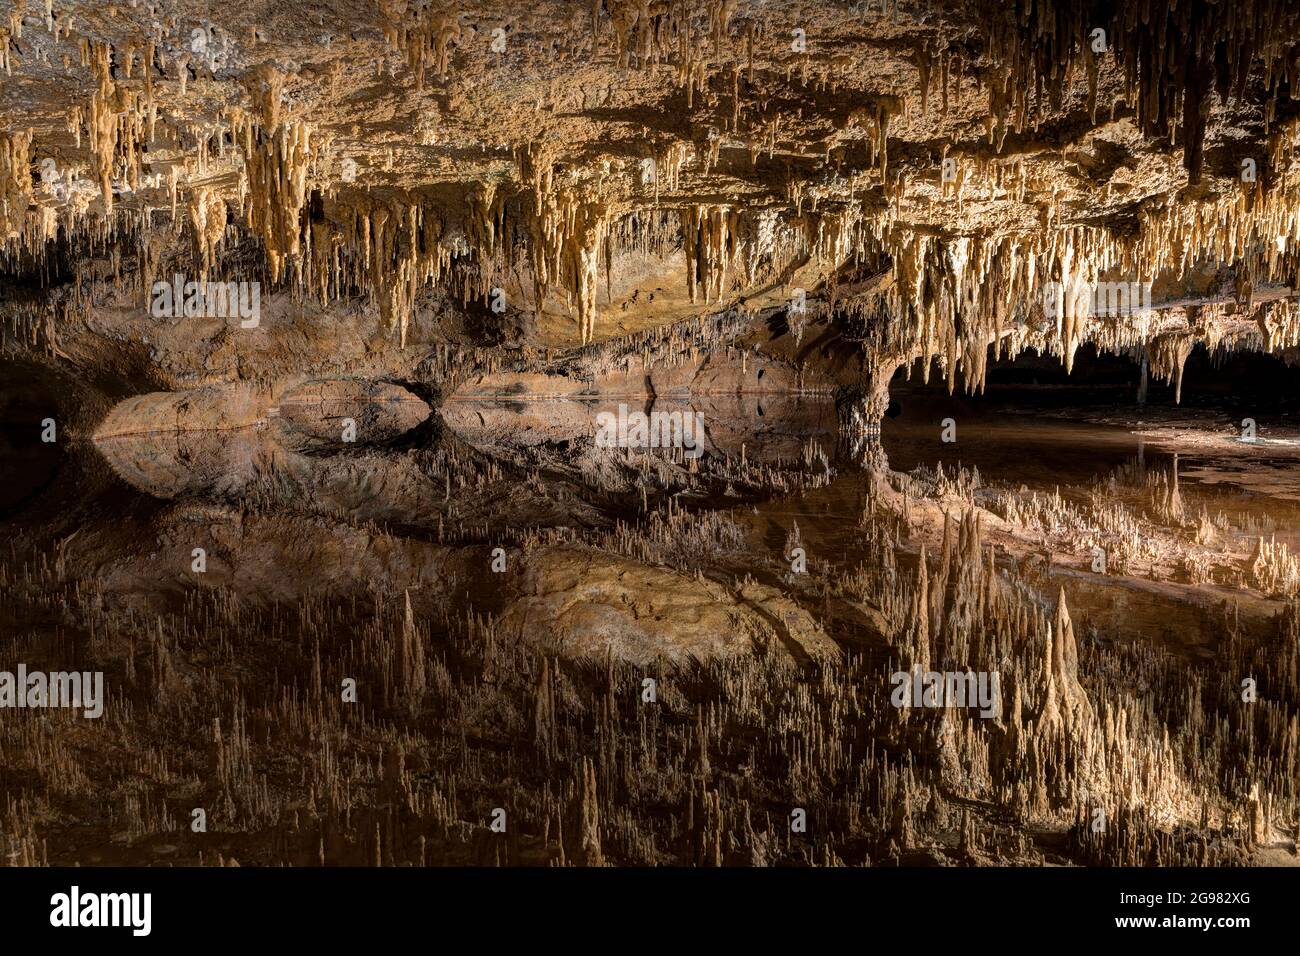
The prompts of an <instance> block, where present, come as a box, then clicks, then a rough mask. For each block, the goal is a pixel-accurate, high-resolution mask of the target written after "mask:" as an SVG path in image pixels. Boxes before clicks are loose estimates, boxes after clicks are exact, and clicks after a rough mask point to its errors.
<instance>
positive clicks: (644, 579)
mask: <svg viewBox="0 0 1300 956" xmlns="http://www.w3.org/2000/svg"><path fill="white" fill-rule="evenodd" d="M1293 68H1295V69H1296V70H1297V71H1300V7H1297V6H1295V5H1294V4H1293V3H1291V2H1289V0H1235V2H1233V3H1214V2H1209V0H1185V2H1180V3H1170V2H1169V0H1131V2H1128V3H1119V2H1114V3H1112V2H1101V0H1058V2H1054V3H1042V2H1031V0H975V2H971V3H957V2H949V0H943V2H938V0H936V2H920V0H858V2H855V3H853V4H851V5H850V4H847V3H844V2H842V0H836V2H832V3H826V2H817V3H810V2H804V0H782V2H780V3H775V4H773V3H760V2H756V0H712V2H709V0H701V2H696V0H594V2H573V3H568V2H559V0H543V2H541V3H537V4H530V5H524V6H522V7H521V5H519V4H517V3H507V2H498V0H479V2H477V3H475V4H472V5H466V6H463V7H462V6H456V5H453V4H447V3H441V2H427V0H391V2H381V3H379V4H376V5H369V4H351V3H344V2H334V0H328V2H324V3H318V4H314V5H310V6H308V5H297V4H284V3H271V2H266V0H251V2H248V3H243V4H228V5H209V4H198V3H193V2H191V0H122V2H118V3H116V4H113V5H110V4H105V3H100V2H82V0H0V528H2V529H3V538H4V544H3V547H2V548H0V591H3V593H4V596H5V599H4V601H3V602H2V603H0V671H3V672H5V673H16V672H17V668H18V667H19V665H20V664H21V665H22V666H23V667H24V668H25V669H26V670H27V671H33V670H43V671H47V672H50V673H54V672H63V671H76V672H85V673H91V672H97V673H102V675H103V682H104V700H103V707H104V711H103V715H102V717H99V718H97V719H88V718H87V717H86V716H85V715H84V714H82V713H81V712H79V711H78V710H76V709H74V708H68V707H55V706H47V705H49V704H52V701H49V700H47V701H45V702H44V703H42V702H41V701H39V700H38V701H35V702H34V703H33V705H32V706H19V705H18V701H17V699H16V694H17V695H21V693H22V689H19V690H18V691H15V690H14V689H13V688H12V687H11V688H10V690H9V691H8V696H6V690H5V687H4V686H3V684H2V683H0V794H3V800H0V859H5V860H8V861H9V862H13V863H17V864H19V865H43V864H63V865H70V864H77V865H97V864H100V865H102V864H128V865H137V864H173V865H195V864H202V865H216V864H228V863H238V864H240V865H250V864H254V865H256V864H264V865H278V864H287V865H303V866H306V865H356V864H366V865H369V864H378V865H408V864H415V865H436V864H448V863H452V864H478V865H588V866H591V865H611V866H626V865H635V866H644V865H700V866H751V865H752V866H766V865H809V866H829V865H853V866H858V865H883V866H890V865H893V866H898V865H902V866H925V865H965V866H980V865H989V864H1016V865H1021V864H1026V865H1047V864H1065V865H1089V864H1104V865H1119V866H1163V865H1191V866H1227V865H1241V864H1254V865H1278V866H1285V865H1295V864H1296V853H1297V849H1296V840H1297V835H1298V834H1300V480H1298V479H1296V478H1295V477H1294V476H1295V475H1296V473H1297V469H1296V465H1297V464H1300V420H1297V415H1300V408H1297V400H1296V399H1295V398H1294V397H1293V396H1295V395H1296V394H1298V393H1297V389H1296V386H1297V385H1298V384H1300V367H1297V366H1300V303H1298V300H1297V295H1296V292H1295V286H1296V284H1297V282H1296V278H1295V275H1296V270H1297V266H1298V265H1300V157H1297V155H1296V144H1297V141H1298V137H1300V129H1298V128H1297V127H1298V124H1300V108H1298V107H1297V103H1296V100H1295V99H1294V95H1293V93H1292V91H1291V86H1290V80H1291V75H1292V69H1293ZM697 422H698V423H699V428H695V427H694V425H695V423H697ZM899 675H902V678H901V679H899V680H895V678H896V677H899ZM932 678H933V679H932ZM965 678H969V680H968V681H965V682H964V683H963V680H964V679H965ZM976 688H978V696H979V697H980V698H981V699H979V700H977V699H975V698H976V696H977V692H976ZM914 691H915V692H914ZM990 693H992V698H990V697H989V694H990ZM900 701H901V704H900ZM24 703H26V701H24ZM41 708H43V709H41ZM200 811H201V812H200ZM506 821H508V823H507V822H506Z"/></svg>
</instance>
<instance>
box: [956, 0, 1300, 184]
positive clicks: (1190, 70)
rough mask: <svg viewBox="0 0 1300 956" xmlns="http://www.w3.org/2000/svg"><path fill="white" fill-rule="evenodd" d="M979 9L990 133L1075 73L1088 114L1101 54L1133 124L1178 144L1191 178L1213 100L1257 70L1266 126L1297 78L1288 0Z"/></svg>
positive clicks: (1062, 93) (1058, 93) (1050, 105)
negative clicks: (1119, 79)
mask: <svg viewBox="0 0 1300 956" xmlns="http://www.w3.org/2000/svg"><path fill="white" fill-rule="evenodd" d="M976 11H977V14H978V19H979V22H980V24H981V29H982V31H983V32H984V33H985V35H986V38H987V52H988V56H989V58H990V59H991V60H992V61H993V63H994V64H995V68H994V69H993V70H991V71H990V74H989V77H988V79H987V81H986V82H987V83H988V87H989V112H990V114H991V117H992V118H993V119H994V120H996V127H995V134H999V133H1000V135H1001V136H1002V137H1005V136H1006V133H1007V132H1008V131H1009V130H1015V131H1016V132H1017V133H1019V132H1022V131H1024V130H1025V129H1027V128H1029V127H1030V125H1031V124H1034V125H1036V123H1037V121H1039V120H1041V119H1042V118H1043V117H1045V116H1046V115H1047V114H1048V112H1049V111H1050V110H1055V109H1057V108H1059V106H1060V104H1061V103H1062V102H1063V101H1064V99H1065V98H1066V96H1067V94H1068V91H1069V90H1070V88H1071V86H1072V84H1073V82H1074V80H1075V77H1077V76H1078V75H1079V72H1080V70H1082V71H1083V73H1084V75H1085V77H1086V82H1087V83H1088V88H1089V102H1090V107H1091V108H1092V110H1093V111H1094V113H1095V110H1096V95H1097V74H1098V70H1099V63H1098V60H1099V59H1104V60H1109V59H1112V58H1113V59H1114V61H1115V62H1116V63H1117V64H1118V68H1119V69H1120V70H1121V71H1122V74H1123V76H1124V78H1125V80H1126V84H1127V92H1126V100H1127V105H1128V106H1129V108H1131V109H1132V110H1134V111H1135V113H1136V115H1137V121H1138V125H1139V128H1140V129H1141V131H1142V132H1143V133H1144V134H1145V135H1147V136H1149V137H1153V138H1154V137H1170V138H1172V139H1175V140H1177V141H1178V142H1180V143H1181V144H1182V147H1183V164H1184V165H1185V166H1186V168H1187V171H1188V176H1189V178H1190V180H1191V181H1192V182H1193V183H1195V182H1197V181H1199V179H1200V175H1201V169H1202V161H1203V147H1204V142H1205V134H1206V130H1207V127H1208V125H1209V119H1210V107H1211V103H1212V101H1213V98H1214V97H1215V96H1216V95H1217V97H1218V99H1219V100H1220V101H1221V102H1223V103H1225V104H1230V103H1232V102H1233V101H1236V102H1245V101H1246V100H1247V98H1248V90H1247V85H1248V83H1249V81H1250V78H1251V75H1252V73H1254V72H1256V71H1258V72H1259V73H1262V74H1263V90H1262V92H1263V99H1264V104H1263V112H1264V120H1265V123H1266V125H1268V124H1271V123H1272V121H1273V120H1274V117H1275V116H1276V112H1277V107H1278V104H1279V102H1281V101H1283V100H1284V98H1285V96H1287V95H1289V93H1288V91H1290V90H1291V89H1292V88H1293V83H1294V81H1295V73H1294V71H1295V59H1294V56H1293V55H1292V49H1291V39H1290V38H1291V37H1293V36H1294V35H1295V32H1296V29H1297V27H1300V14H1298V13H1297V11H1296V9H1295V7H1294V6H1293V5H1291V4H1289V3H1287V2H1286V0H1246V2H1243V3H1233V4H1222V3H1213V2H1208V0H1192V2H1187V3H1179V4H1170V3H1166V2H1163V0H1138V2H1134V3H1126V4H1122V5H1119V6H1116V5H1113V4H1109V3H1104V2H1101V0H1069V2H1058V3H1051V4H1043V3H1034V2H1032V0H1015V2H1012V3H1002V2H998V0H987V2H981V3H979V4H977V5H976ZM1096 31H1102V32H1101V33H1100V35H1099V34H1098V33H1097V32H1096Z"/></svg>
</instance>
